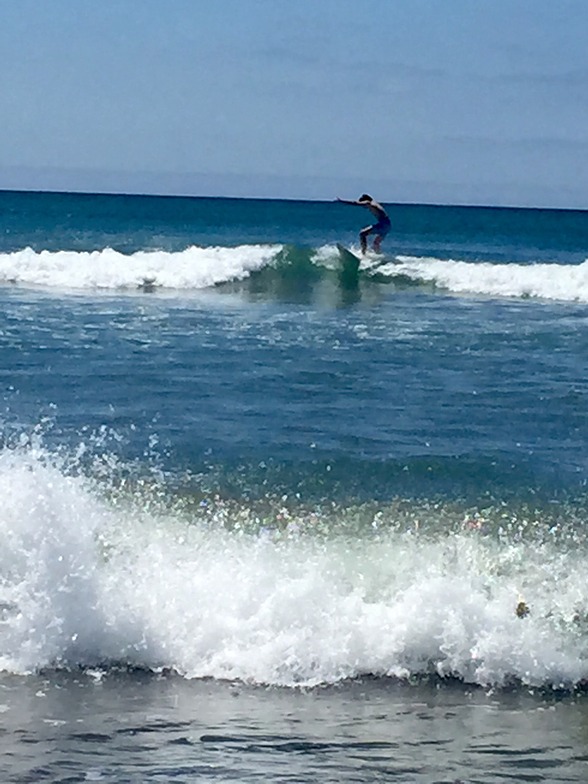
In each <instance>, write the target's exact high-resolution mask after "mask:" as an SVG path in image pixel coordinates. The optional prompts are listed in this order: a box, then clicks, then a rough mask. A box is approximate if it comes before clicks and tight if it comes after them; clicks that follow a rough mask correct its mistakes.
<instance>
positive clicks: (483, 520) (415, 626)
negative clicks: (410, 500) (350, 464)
mask: <svg viewBox="0 0 588 784" xmlns="http://www.w3.org/2000/svg"><path fill="white" fill-rule="evenodd" d="M79 451H80V453H82V452H84V450H83V449H81V450H79ZM76 462H77V461H76V459H75V458H70V459H69V460H63V459H58V458H57V457H56V456H55V455H51V454H49V453H47V452H46V451H45V450H44V449H43V448H42V447H40V446H39V445H32V444H29V445H22V446H19V447H16V448H5V449H4V450H3V451H2V452H1V453H0V493H1V494H2V498H3V507H2V512H1V513H0V534H1V536H0V542H1V545H0V575H1V580H0V668H1V669H2V670H4V671H9V672H14V673H27V672H33V671H38V670H40V669H43V668H54V667H78V666H82V667H97V666H98V667H102V668H104V669H106V670H107V669H108V668H110V667H113V666H115V667H116V666H125V667H141V668H148V669H152V670H158V669H161V668H170V669H173V670H175V671H177V672H178V673H180V674H182V675H183V676H185V677H189V678H202V677H212V678H217V679H241V680H243V681H248V682H254V683H264V684H276V685H283V686H295V685H306V686H311V685H316V684H329V683H335V682H337V681H340V680H344V679H349V678H356V677H359V676H362V675H372V676H393V677H398V678H411V677H428V676H430V675H431V674H434V675H435V676H437V677H452V678H457V679H460V680H463V681H465V682H467V683H473V684H480V685H483V686H497V685H498V686H502V685H504V684H508V683H510V682H511V681H513V680H515V681H518V682H522V683H524V684H528V685H532V686H551V687H557V688H560V687H566V688H571V687H574V686H577V685H578V684H581V683H582V682H583V681H584V680H585V679H586V678H588V660H587V657H586V640H587V639H588V628H587V617H586V607H585V606H584V605H583V602H584V600H585V597H584V592H583V587H584V585H585V574H586V568H587V555H586V552H585V547H583V545H582V542H581V540H580V539H579V538H578V535H577V534H576V533H574V531H575V529H565V526H563V517H562V520H561V521H560V522H561V523H562V526H561V527H560V525H559V524H557V523H556V524H549V525H547V524H546V523H545V521H543V522H542V521H541V520H538V519H537V520H533V519H526V520H524V521H523V520H522V519H521V518H519V519H517V520H514V521H513V520H511V521H510V522H509V520H508V515H507V512H505V509H504V507H500V506H498V508H497V510H494V511H492V510H477V511H475V512H473V511H472V510H470V511H469V512H468V514H467V515H465V516H463V510H461V511H459V510H457V511H456V510H455V509H454V510H441V511H440V510H439V508H438V507H436V506H434V505H430V506H428V507H427V506H426V505H421V506H420V507H419V506H417V505H416V504H415V505H412V506H408V507H407V502H405V503H404V504H396V505H395V504H389V505H387V506H381V507H380V508H379V509H377V510H376V509H375V508H370V509H358V508H351V507H350V508H342V507H328V505H327V506H325V505H324V504H323V505H320V506H317V507H314V508H312V509H309V508H303V506H302V505H299V504H296V503H292V501H291V499H282V500H281V502H278V504H273V505H271V504H270V505H269V506H267V507H266V509H265V511H264V512H263V513H261V512H260V509H259V508H256V507H255V505H253V504H251V503H249V502H247V501H246V500H244V499H243V500H241V501H238V500H235V499H233V501H232V502H231V503H227V502H226V501H224V500H223V499H222V498H220V497H218V496H214V497H209V498H207V497H206V496H204V495H201V496H200V498H199V499H196V500H192V502H191V503H185V502H184V500H182V497H181V493H178V491H177V488H176V489H174V490H170V487H169V486H166V484H165V477H164V476H163V475H159V476H158V475H157V473H154V474H153V475H152V476H151V477H150V478H149V481H147V480H146V479H141V478H140V477H135V480H134V481H133V482H131V481H129V479H128V477H127V478H125V476H124V471H123V472H121V471H120V470H119V469H120V466H118V467H117V465H116V461H114V460H112V459H110V458H109V456H108V455H101V456H100V459H99V460H97V461H96V463H95V466H94V469H93V471H91V472H88V471H85V472H83V471H80V470H79V468H76ZM89 473H90V474H92V473H93V476H89V475H88V474H89ZM170 494H171V497H170ZM402 509H404V512H402ZM359 517H361V518H362V522H361V525H360V526H359V527H358V525H357V520H358V519H359ZM441 523H442V524H441ZM523 523H524V524H523ZM351 530H353V534H352V535H351V534H350V531H351ZM521 601H523V605H521V604H520V603H521ZM521 606H522V607H523V610H524V611H521V612H518V610H519V609H520V607H521Z"/></svg>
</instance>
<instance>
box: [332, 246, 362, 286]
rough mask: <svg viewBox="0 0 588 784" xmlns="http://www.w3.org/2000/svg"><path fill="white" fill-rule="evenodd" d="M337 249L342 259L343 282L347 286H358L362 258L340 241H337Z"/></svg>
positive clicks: (340, 273) (341, 276)
mask: <svg viewBox="0 0 588 784" xmlns="http://www.w3.org/2000/svg"><path fill="white" fill-rule="evenodd" d="M337 250H338V251H339V256H340V259H341V266H340V267H339V276H340V278H341V282H342V283H343V284H344V285H347V286H352V285H355V286H356V285H357V282H358V280H359V265H360V264H361V259H360V258H359V257H358V256H356V255H355V253H352V252H351V251H350V250H347V248H345V247H344V246H343V245H341V244H339V243H337Z"/></svg>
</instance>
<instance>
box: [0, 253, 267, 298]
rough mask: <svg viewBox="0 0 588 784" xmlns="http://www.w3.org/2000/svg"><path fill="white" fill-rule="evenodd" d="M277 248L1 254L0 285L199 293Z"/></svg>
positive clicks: (257, 264) (254, 266)
mask: <svg viewBox="0 0 588 784" xmlns="http://www.w3.org/2000/svg"><path fill="white" fill-rule="evenodd" d="M280 247H281V246H276V245H271V246H270V245H241V246H239V247H235V248H225V247H209V248H201V247H197V246H192V247H190V248H187V249H186V250H183V251H179V252H176V253H169V252H165V251H140V252H137V253H133V254H132V255H130V256H127V255H124V254H122V253H119V252H117V251H115V250H112V249H111V248H105V249H104V250H100V251H94V252H91V253H83V252H77V251H65V250H63V251H56V252H50V251H41V252H39V253H37V252H35V251H33V250H32V249H31V248H25V249H24V250H21V251H17V252H14V253H0V282H1V283H14V284H18V285H25V286H35V287H38V286H42V287H49V288H59V289H69V290H71V289H73V290H93V289H136V288H137V287H139V286H141V285H143V284H144V282H145V281H149V282H151V283H152V284H153V285H154V286H161V287H165V288H172V289H202V288H206V287H208V286H213V285H215V284H217V283H222V282H224V281H230V280H240V279H243V278H245V277H247V276H248V275H249V274H250V273H251V272H253V271H255V270H258V269H260V268H262V267H263V266H265V265H266V264H268V263H269V262H270V261H271V260H272V259H273V258H274V257H275V255H276V254H277V253H278V252H279V250H280Z"/></svg>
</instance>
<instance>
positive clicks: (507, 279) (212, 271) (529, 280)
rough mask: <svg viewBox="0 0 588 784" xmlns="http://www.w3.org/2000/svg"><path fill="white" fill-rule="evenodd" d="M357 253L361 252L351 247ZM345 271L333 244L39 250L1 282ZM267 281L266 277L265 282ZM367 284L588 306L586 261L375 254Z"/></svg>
mask: <svg viewBox="0 0 588 784" xmlns="http://www.w3.org/2000/svg"><path fill="white" fill-rule="evenodd" d="M353 249H354V250H355V251H356V252H359V249H358V248H353ZM338 270H339V254H338V251H337V249H336V247H333V246H331V245H326V246H322V247H320V248H316V249H312V248H309V249H307V248H303V247H296V246H286V247H285V246H281V245H241V246H237V247H206V248H205V247H196V246H191V247H189V248H186V249H185V250H183V251H177V252H168V251H138V252H136V253H133V254H131V255H125V254H123V253H120V252H118V251H115V250H113V249H111V248H106V249H104V250H100V251H93V252H91V253H88V252H79V251H65V250H64V251H54V252H51V251H41V252H36V251H33V250H32V249H31V248H26V249H24V250H21V251H16V252H13V253H7V254H0V283H4V284H13V285H16V286H27V287H35V288H39V287H42V288H46V289H58V290H60V291H81V292H84V291H85V292H92V291H98V290H111V291H117V290H119V291H121V290H122V291H136V290H143V291H144V290H148V291H154V290H157V289H163V290H165V289H170V290H174V291H194V290H200V289H206V288H210V287H213V286H219V285H221V284H225V283H235V282H239V281H244V280H247V279H250V278H251V277H252V276H253V277H256V276H257V277H256V280H257V281H258V282H259V284H260V285H262V286H263V283H264V282H265V283H270V282H273V283H275V282H276V279H280V278H281V279H283V280H285V281H286V282H288V281H290V282H291V283H293V284H296V283H297V284H298V285H299V286H301V287H303V286H305V285H306V286H308V285H312V284H314V283H317V282H318V281H319V280H320V279H321V278H322V277H324V276H325V275H327V274H329V273H334V272H335V273H336V272H337V271H338ZM264 275H265V277H264ZM360 281H361V282H362V283H363V284H364V285H366V286H368V285H371V284H373V285H376V284H378V283H380V284H381V283H386V282H387V283H393V284H395V285H396V286H401V287H402V286H407V285H409V284H410V283H412V284H414V285H417V286H419V285H424V286H427V288H428V290H430V287H431V286H433V287H434V288H437V289H440V290H443V291H449V292H451V293H454V294H471V295H483V296H486V297H516V298H537V299H545V300H559V301H562V302H566V301H567V302H582V303H583V302H588V261H585V262H583V263H581V264H555V263H553V264H540V263H536V264H516V263H494V264H493V263H490V262H471V261H459V260H457V261H456V260H442V259H437V258H418V257H414V256H397V257H394V258H386V257H379V256H375V255H373V254H369V255H368V256H367V257H366V258H365V259H364V260H363V261H362V265H361V267H360Z"/></svg>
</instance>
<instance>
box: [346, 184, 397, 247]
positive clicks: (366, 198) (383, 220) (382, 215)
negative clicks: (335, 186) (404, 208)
mask: <svg viewBox="0 0 588 784" xmlns="http://www.w3.org/2000/svg"><path fill="white" fill-rule="evenodd" d="M337 201H338V202H341V204H354V205H355V206H357V207H366V208H367V209H368V210H369V211H370V212H371V213H372V214H373V215H375V216H376V218H377V222H376V223H374V224H372V225H371V226H366V227H365V229H362V230H361V231H360V232H359V243H360V245H361V252H362V253H363V254H365V252H366V250H367V243H368V235H369V234H374V235H375V236H374V251H375V252H376V253H379V252H380V245H381V244H382V240H383V239H384V237H385V236H386V234H388V232H389V231H390V218H389V217H388V215H387V213H386V210H385V209H384V208H383V207H382V205H381V204H380V203H379V202H377V201H376V200H375V199H372V197H371V196H370V195H369V194H367V193H362V195H361V196H360V197H359V199H357V200H354V199H337Z"/></svg>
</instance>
